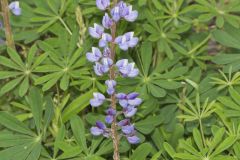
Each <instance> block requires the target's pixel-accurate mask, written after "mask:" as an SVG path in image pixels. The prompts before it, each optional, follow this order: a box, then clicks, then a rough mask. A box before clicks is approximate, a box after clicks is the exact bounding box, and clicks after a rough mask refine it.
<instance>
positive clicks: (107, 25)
mask: <svg viewBox="0 0 240 160" xmlns="http://www.w3.org/2000/svg"><path fill="white" fill-rule="evenodd" d="M102 25H103V27H105V28H106V29H109V28H110V27H111V26H112V25H113V20H112V19H111V18H110V17H109V15H108V14H107V13H105V15H104V17H103V20H102Z"/></svg>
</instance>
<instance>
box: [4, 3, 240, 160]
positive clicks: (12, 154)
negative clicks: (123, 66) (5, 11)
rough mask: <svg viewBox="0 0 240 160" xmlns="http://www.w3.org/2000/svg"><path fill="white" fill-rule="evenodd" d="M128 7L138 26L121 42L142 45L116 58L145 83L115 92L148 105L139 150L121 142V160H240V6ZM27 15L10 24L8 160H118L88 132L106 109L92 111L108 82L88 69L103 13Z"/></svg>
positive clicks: (57, 6) (28, 8) (49, 9)
mask: <svg viewBox="0 0 240 160" xmlns="http://www.w3.org/2000/svg"><path fill="white" fill-rule="evenodd" d="M126 2H128V3H130V4H132V5H133V8H134V9H136V10H138V12H139V17H138V19H137V21H136V22H134V23H127V22H124V21H121V22H120V25H119V27H118V30H117V34H123V33H124V32H126V31H134V32H135V35H136V36H137V37H139V39H140V42H139V43H138V45H137V47H136V48H134V49H130V50H129V51H128V52H127V53H123V52H122V51H121V50H119V49H117V57H119V58H127V59H129V60H130V61H133V62H135V63H136V66H137V68H138V69H139V70H140V74H139V76H138V77H137V78H134V79H126V78H124V79H123V78H118V79H117V82H118V86H117V90H118V91H122V92H133V91H137V92H139V93H140V95H141V98H142V99H144V102H143V104H142V105H141V106H139V107H138V112H137V115H136V116H135V117H134V119H133V121H134V124H135V127H136V130H137V135H138V136H139V137H140V138H141V143H140V144H138V145H130V144H129V143H128V142H127V141H126V139H124V138H123V139H121V144H120V155H121V159H123V160H128V159H129V160H171V159H173V160H238V159H240V141H239V138H240V87H239V85H240V72H239V69H240V1H239V0H126ZM20 7H21V8H22V14H21V15H20V16H15V15H13V14H11V16H10V22H11V27H12V31H13V36H14V41H15V46H16V50H17V51H14V49H10V48H7V46H6V45H5V44H4V43H3V42H2V41H0V42H1V44H0V84H1V85H0V86H1V87H0V95H1V98H0V110H1V112H0V160H104V159H109V160H111V159H112V154H113V149H112V142H111V140H110V139H106V138H102V137H93V136H92V135H91V134H90V130H89V129H90V127H91V126H92V125H94V124H95V122H96V120H103V121H104V115H105V109H106V107H107V106H106V107H104V106H103V107H99V108H97V109H93V108H92V107H91V106H90V105H89V100H90V99H91V98H92V93H93V92H94V91H100V92H102V93H105V92H106V87H105V85H104V81H105V80H106V79H107V77H100V78H99V77H97V76H96V75H95V73H94V72H93V69H92V64H90V63H89V62H87V61H86V52H88V51H89V50H91V47H92V46H94V45H96V44H97V41H95V40H93V39H92V38H91V37H90V36H89V34H88V27H90V26H93V23H96V22H97V23H101V18H102V16H103V15H104V13H103V12H101V11H99V10H98V9H97V8H96V6H95V0H31V1H30V0H21V1H20ZM0 20H1V21H2V20H3V19H2V17H1V16H0ZM4 33H5V28H1V30H0V38H1V39H3V40H4V39H5V34H4Z"/></svg>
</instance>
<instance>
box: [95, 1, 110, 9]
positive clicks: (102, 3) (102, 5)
mask: <svg viewBox="0 0 240 160" xmlns="http://www.w3.org/2000/svg"><path fill="white" fill-rule="evenodd" d="M96 5H97V7H98V8H99V9H100V10H106V9H107V7H109V6H110V0H96Z"/></svg>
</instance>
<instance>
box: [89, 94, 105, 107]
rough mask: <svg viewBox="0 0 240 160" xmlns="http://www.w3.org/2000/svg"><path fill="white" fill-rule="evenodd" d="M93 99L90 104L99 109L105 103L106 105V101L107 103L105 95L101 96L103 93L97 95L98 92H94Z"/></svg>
mask: <svg viewBox="0 0 240 160" xmlns="http://www.w3.org/2000/svg"><path fill="white" fill-rule="evenodd" d="M93 97H94V98H93V99H91V100H90V104H91V106H93V107H99V106H101V105H102V104H103V103H104V101H105V96H104V95H103V94H101V93H96V92H94V93H93Z"/></svg>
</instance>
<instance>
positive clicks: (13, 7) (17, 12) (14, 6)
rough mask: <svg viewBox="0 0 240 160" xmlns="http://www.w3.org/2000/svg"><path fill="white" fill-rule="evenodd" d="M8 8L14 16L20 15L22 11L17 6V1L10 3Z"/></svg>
mask: <svg viewBox="0 0 240 160" xmlns="http://www.w3.org/2000/svg"><path fill="white" fill-rule="evenodd" d="M8 7H9V9H10V10H11V11H12V13H13V14H14V15H16V16H19V15H21V13H22V9H21V8H20V6H19V1H14V2H11V3H10V4H9V6H8Z"/></svg>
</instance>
